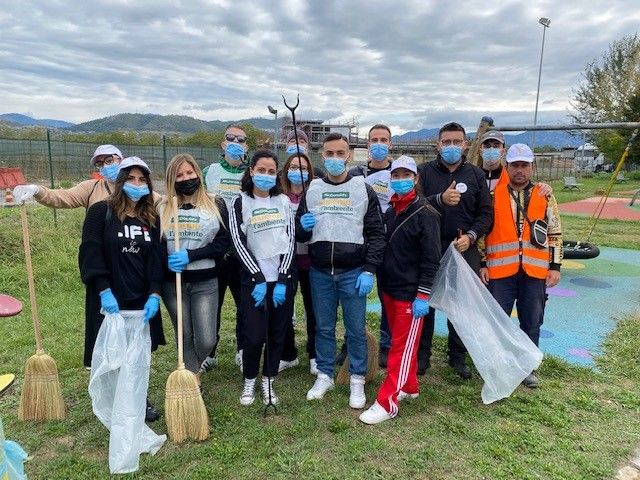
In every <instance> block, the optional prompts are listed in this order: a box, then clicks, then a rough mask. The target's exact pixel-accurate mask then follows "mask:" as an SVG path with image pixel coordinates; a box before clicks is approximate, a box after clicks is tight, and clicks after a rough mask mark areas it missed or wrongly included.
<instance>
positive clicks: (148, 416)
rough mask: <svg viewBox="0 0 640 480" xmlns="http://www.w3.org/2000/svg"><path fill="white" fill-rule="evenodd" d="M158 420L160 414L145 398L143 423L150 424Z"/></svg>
mask: <svg viewBox="0 0 640 480" xmlns="http://www.w3.org/2000/svg"><path fill="white" fill-rule="evenodd" d="M159 418H160V412H159V411H158V410H156V408H155V407H154V406H153V405H151V402H149V399H148V398H147V411H146V412H145V416H144V421H145V422H149V423H152V422H155V421H156V420H158V419H159Z"/></svg>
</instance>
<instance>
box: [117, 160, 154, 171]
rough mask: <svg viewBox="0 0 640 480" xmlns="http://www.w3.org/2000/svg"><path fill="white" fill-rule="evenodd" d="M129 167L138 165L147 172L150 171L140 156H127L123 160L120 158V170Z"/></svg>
mask: <svg viewBox="0 0 640 480" xmlns="http://www.w3.org/2000/svg"><path fill="white" fill-rule="evenodd" d="M131 167H140V168H142V169H143V170H144V171H145V172H147V173H149V174H150V173H151V170H150V169H149V166H148V165H147V164H146V163H144V161H143V160H142V159H141V158H140V157H127V158H125V159H124V160H122V162H120V169H119V170H118V171H120V170H122V169H123V168H131Z"/></svg>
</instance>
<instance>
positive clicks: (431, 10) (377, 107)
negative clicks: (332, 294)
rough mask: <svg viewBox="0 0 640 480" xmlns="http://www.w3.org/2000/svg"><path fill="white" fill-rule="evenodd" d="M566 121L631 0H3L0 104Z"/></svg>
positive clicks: (632, 28) (81, 117)
mask: <svg viewBox="0 0 640 480" xmlns="http://www.w3.org/2000/svg"><path fill="white" fill-rule="evenodd" d="M540 17H549V18H551V28H550V29H548V30H547V34H546V40H545V52H544V64H543V71H542V86H541V89H540V106H539V114H538V123H543V122H557V121H564V120H566V115H567V111H568V109H569V108H570V105H569V98H570V95H571V90H572V88H574V87H575V86H576V85H577V83H578V82H579V81H580V78H581V73H582V72H583V71H584V67H585V65H586V64H587V63H588V62H590V61H592V60H593V59H594V58H597V57H600V56H601V55H602V53H604V52H605V50H606V49H607V47H608V45H609V43H610V42H611V41H613V40H616V39H619V38H621V37H622V36H624V35H626V34H631V33H635V32H636V30H638V28H639V27H638V26H639V25H640V0H606V1H600V0H590V1H589V2H586V1H584V0H567V1H564V2H558V1H526V0H520V1H501V0H498V1H494V2H489V1H486V0H485V1H451V0H450V1H445V0H441V1H426V0H414V1H401V0H393V1H392V0H387V1H384V2H382V1H380V2H377V1H372V0H357V1H356V0H354V1H348V0H343V1H329V0H322V1H320V0H317V1H311V0H310V1H301V0H300V1H295V0H290V1H248V0H236V1H227V0H211V1H204V0H185V1H182V2H180V1H166V2H163V1H144V0H105V1H91V0H84V1H55V0H47V1H38V2H35V1H24V0H20V1H12V0H0V92H1V94H0V95H1V97H0V113H9V112H17V113H25V114H30V115H33V116H36V117H37V118H55V119H60V120H67V121H72V122H82V121H86V120H91V119H94V118H99V117H103V116H107V115H113V114H116V113H123V112H137V113H160V114H178V115H190V116H193V117H196V118H201V119H205V120H215V119H219V120H233V119H240V118H247V117H256V116H261V117H269V113H268V112H267V108H266V106H267V104H272V105H274V106H275V107H276V108H278V110H279V111H281V112H282V110H283V109H284V107H283V106H282V102H281V97H280V95H281V94H283V93H284V94H286V95H287V96H288V97H289V98H293V97H294V95H295V94H296V93H298V92H299V93H300V114H299V115H298V117H300V118H310V117H313V118H320V119H325V120H351V119H353V118H355V119H356V120H357V122H358V123H359V125H360V126H361V127H362V128H366V127H368V126H370V125H372V124H373V123H377V122H383V123H387V124H389V125H391V126H392V128H393V130H394V132H393V133H402V132H404V131H407V130H416V129H419V128H424V127H436V126H439V125H441V124H442V123H443V122H445V121H448V120H457V121H460V122H462V123H463V124H464V125H465V126H466V127H468V128H470V129H472V130H475V128H476V127H477V124H478V122H479V120H480V117H481V116H482V115H483V114H492V116H493V117H494V119H495V121H496V124H499V125H507V124H511V125H514V124H515V125H523V124H532V123H533V110H534V106H535V97H536V87H537V79H538V63H539V61H540V47H541V43H542V29H543V27H542V26H541V25H540V24H539V23H538V19H539V18H540Z"/></svg>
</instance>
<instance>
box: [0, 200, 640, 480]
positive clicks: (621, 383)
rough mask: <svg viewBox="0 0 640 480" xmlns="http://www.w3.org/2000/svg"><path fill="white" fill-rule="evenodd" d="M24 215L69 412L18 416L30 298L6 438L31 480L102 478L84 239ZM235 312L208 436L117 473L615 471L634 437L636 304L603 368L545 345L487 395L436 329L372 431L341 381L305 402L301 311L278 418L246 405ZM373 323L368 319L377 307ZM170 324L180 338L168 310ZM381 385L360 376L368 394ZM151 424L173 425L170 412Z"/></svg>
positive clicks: (6, 214) (8, 267)
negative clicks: (450, 356)
mask: <svg viewBox="0 0 640 480" xmlns="http://www.w3.org/2000/svg"><path fill="white" fill-rule="evenodd" d="M29 211H30V219H31V223H30V224H31V227H32V228H31V230H32V245H33V257H34V268H35V272H36V289H37V295H38V307H39V312H40V317H41V320H42V323H43V335H44V346H45V349H46V351H47V352H48V353H50V354H51V355H52V356H53V357H54V358H55V359H56V361H57V363H58V368H59V370H60V378H61V382H62V387H63V392H64V396H65V399H66V403H67V406H68V408H69V417H68V419H66V420H65V421H61V422H49V423H43V424H25V423H21V422H19V421H18V420H17V417H16V412H17V405H18V401H19V392H20V389H21V383H22V373H23V369H24V361H25V360H26V359H27V357H29V356H30V355H31V354H32V353H33V350H34V346H33V333H32V330H31V322H30V313H29V307H28V305H25V310H24V312H23V313H21V314H20V315H19V316H17V317H13V318H5V319H2V320H0V343H1V345H2V348H1V349H0V365H1V366H2V367H1V368H0V370H2V372H5V371H6V372H15V373H16V374H17V375H18V380H17V382H16V386H15V387H13V388H12V390H10V391H9V392H8V393H6V394H4V395H3V396H2V397H0V413H1V414H2V417H3V420H4V422H5V430H6V433H7V437H8V438H11V439H15V440H17V441H18V442H20V443H21V444H22V445H23V446H24V448H25V449H26V450H27V452H28V453H29V454H30V455H31V456H32V457H33V459H32V460H31V461H30V462H28V464H27V473H28V474H29V477H30V478H32V479H39V478H43V479H44V478H46V479H85V478H86V479H95V478H105V477H107V476H108V465H107V447H108V434H107V431H106V430H105V429H104V428H103V427H102V425H101V424H100V423H99V422H98V420H97V419H96V418H95V416H94V415H93V413H92V411H91V404H90V401H89V398H88V394H87V382H88V372H86V371H85V370H84V369H83V368H82V342H83V330H84V316H83V304H84V289H83V287H82V284H81V283H80V280H79V274H78V271H77V248H78V243H79V235H80V228H81V224H82V219H83V215H84V213H83V212H82V211H79V210H78V211H60V212H59V214H58V226H57V227H56V226H54V224H53V217H52V213H51V211H50V210H48V209H46V208H30V209H29ZM18 213H19V212H18V210H17V209H3V210H0V244H1V245H2V249H0V264H1V265H2V275H1V276H0V291H2V292H3V293H8V294H11V295H13V296H16V297H18V298H20V299H22V300H23V301H25V303H28V300H27V299H28V293H27V283H26V274H25V268H24V258H23V253H22V245H21V235H20V222H19V215H18ZM625 225H626V224H625ZM612 228H613V226H612ZM618 228H619V226H618ZM566 230H567V223H565V231H566ZM616 246H622V245H619V244H618V245H616ZM298 311H301V308H299V309H298ZM232 318H233V317H232V312H231V308H230V307H229V305H226V306H225V309H224V313H223V320H222V325H223V330H222V339H221V346H220V350H219V355H220V364H219V366H218V367H217V368H216V369H215V370H214V371H212V372H210V373H209V374H208V375H206V376H205V377H204V387H205V394H204V398H205V403H206V405H207V408H208V412H209V417H210V422H211V438H210V439H209V440H208V441H205V442H202V443H187V444H184V445H179V446H178V445H174V444H172V443H171V442H167V443H166V444H165V446H164V447H163V448H162V449H161V450H160V452H159V453H158V454H157V455H156V456H155V457H150V456H148V455H144V456H142V457H141V465H140V470H139V472H137V473H136V474H133V475H128V476H124V477H123V478H140V479H142V478H149V479H163V478H171V479H174V478H184V479H186V478H189V479H211V478H252V479H254V478H283V479H288V478H305V479H332V478H335V479H361V478H369V479H376V478H385V479H386V478H430V479H458V478H468V479H481V478H490V479H514V478H517V479H540V478H549V479H580V480H583V479H600V478H611V477H612V476H613V475H614V472H615V470H616V468H617V466H619V465H621V464H622V463H624V462H625V461H626V460H627V458H628V456H629V455H630V454H631V452H632V451H633V450H634V449H635V448H636V447H637V445H638V444H639V443H640V433H639V432H640V363H639V362H640V361H639V357H638V353H637V352H638V339H639V338H640V315H636V316H631V317H629V318H625V319H623V320H621V321H620V322H619V323H618V327H617V329H616V330H615V331H614V332H613V333H612V334H611V335H610V336H609V337H608V338H607V340H606V341H605V343H604V346H603V351H604V354H603V355H602V356H601V357H599V358H598V359H597V366H598V369H597V370H591V369H585V368H580V367H577V366H573V365H570V364H568V363H566V362H564V361H561V360H559V359H556V358H553V357H548V358H546V359H545V362H544V363H543V366H542V368H541V369H540V372H539V374H540V378H541V380H542V386H541V388H540V389H539V390H537V391H529V390H526V389H524V388H522V387H520V388H518V389H517V390H516V392H515V393H514V394H513V395H512V397H511V398H509V399H507V400H504V401H501V402H498V403H496V404H493V405H489V406H485V405H483V404H482V403H481V401H480V389H481V381H480V380H479V378H478V375H477V374H476V375H475V376H474V379H473V380H472V381H470V382H464V381H462V380H460V379H459V378H457V377H456V376H455V375H454V374H453V373H452V372H451V370H450V369H449V368H448V367H447V365H446V361H445V350H446V345H445V341H444V340H443V339H440V338H437V339H436V342H435V351H434V357H433V359H432V364H433V367H432V368H431V370H429V371H428V374H427V375H426V376H425V377H423V378H422V379H421V392H420V393H421V394H420V397H419V398H418V399H417V400H415V401H412V402H407V403H406V404H403V405H402V406H401V414H400V416H399V417H398V418H397V419H396V420H394V421H391V422H386V423H384V424H382V425H379V426H375V427H370V426H366V425H363V424H361V423H360V422H359V421H358V414H359V412H356V411H353V410H351V409H350V408H349V407H348V388H347V387H342V386H338V387H337V388H336V389H335V390H334V391H333V392H331V393H329V394H328V395H327V397H326V398H325V399H324V400H323V401H320V402H308V401H307V400H306V399H305V394H306V391H307V389H308V388H309V387H310V386H311V385H312V383H313V377H312V376H311V375H310V374H309V372H308V364H307V361H306V360H307V359H306V356H305V355H304V354H303V353H302V352H304V346H303V341H304V339H305V335H304V324H303V323H302V322H299V323H298V324H297V325H296V333H297V335H298V337H297V338H298V348H299V350H300V352H301V359H302V365H301V366H299V367H297V368H294V369H291V370H287V371H285V372H283V373H282V374H281V375H280V376H279V377H278V380H277V382H276V389H277V391H278V394H279V396H280V398H281V401H282V404H281V405H280V407H279V413H278V415H275V416H270V417H268V418H266V419H265V418H263V417H262V408H261V405H259V404H258V403H256V405H254V406H252V407H249V408H244V407H241V406H240V405H239V402H238V397H239V394H240V391H241V388H242V379H241V374H240V372H239V371H238V368H237V367H236V366H235V364H234V361H233V356H234V352H235V341H234V338H233V330H234V325H233V320H232ZM369 322H370V325H371V327H372V328H376V327H377V323H376V319H375V316H373V315H371V316H370V317H369ZM165 330H166V332H167V333H168V335H167V337H168V338H167V339H168V340H169V341H170V342H173V336H172V329H171V326H170V322H169V321H168V318H167V317H166V315H165ZM339 335H342V330H340V331H339ZM175 362H176V353H175V349H174V348H173V346H171V345H170V346H166V347H163V348H161V349H160V351H159V352H157V353H156V354H154V355H153V360H152V372H151V380H150V388H149V392H150V397H151V399H152V401H153V402H154V403H155V404H156V405H158V406H159V407H161V406H162V404H163V399H164V385H165V382H166V379H167V376H168V375H169V373H170V372H171V371H172V370H173V369H174V368H175ZM380 381H381V377H380V378H379V379H378V380H377V381H376V382H375V383H374V384H372V385H368V386H367V395H368V397H369V399H370V400H372V399H373V396H374V395H375V393H376V390H377V387H378V386H379V384H380ZM153 429H154V430H155V431H157V432H161V433H163V432H166V426H165V424H164V418H163V419H161V420H160V421H159V422H157V423H155V424H154V425H153Z"/></svg>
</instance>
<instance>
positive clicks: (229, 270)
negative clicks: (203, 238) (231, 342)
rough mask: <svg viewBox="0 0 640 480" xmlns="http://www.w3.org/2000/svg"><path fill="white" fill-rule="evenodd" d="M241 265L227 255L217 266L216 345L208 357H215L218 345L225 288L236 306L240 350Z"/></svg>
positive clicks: (232, 256)
mask: <svg viewBox="0 0 640 480" xmlns="http://www.w3.org/2000/svg"><path fill="white" fill-rule="evenodd" d="M241 272H242V265H241V264H240V262H239V261H238V259H237V258H236V257H235V255H233V254H231V253H229V254H228V255H226V256H225V257H224V258H223V259H222V260H221V261H220V262H219V264H218V323H217V324H216V345H215V347H213V350H212V351H211V353H210V354H209V356H210V357H215V356H216V349H217V348H218V345H219V344H220V325H221V324H222V304H223V302H224V294H225V292H226V291H227V288H229V290H231V295H232V296H233V301H234V302H235V304H236V343H237V348H238V350H240V349H242V345H241V343H240V342H241V338H240V318H241V317H242V312H241V308H240V307H241V302H240V275H241Z"/></svg>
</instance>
